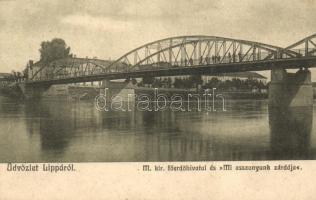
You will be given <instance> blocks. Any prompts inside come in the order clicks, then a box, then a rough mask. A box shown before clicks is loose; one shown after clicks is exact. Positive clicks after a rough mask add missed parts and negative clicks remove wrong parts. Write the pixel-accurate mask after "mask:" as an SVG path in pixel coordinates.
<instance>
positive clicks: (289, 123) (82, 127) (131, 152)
mask: <svg viewBox="0 0 316 200" xmlns="http://www.w3.org/2000/svg"><path fill="white" fill-rule="evenodd" d="M314 107H315V106H314ZM315 112H316V109H315V108H314V109H312V108H308V109H303V110H297V111H291V112H289V113H287V112H280V111H278V110H271V109H270V111H269V109H268V105H267V101H265V100H261V101H258V100H239V101H229V102H227V112H205V111H203V112H197V111H194V112H172V111H164V112H144V111H133V112H117V111H112V112H100V111H97V110H96V109H95V107H94V104H93V102H92V101H91V102H68V101H41V102H34V101H33V102H21V101H13V100H12V99H8V98H5V97H0V162H90V161H97V162H100V161H102V162H107V161H111V162H113V161H212V160H276V159H282V160H284V159H315V158H316V154H315V147H316V139H315V135H316V129H315V127H313V125H315V124H316V123H315V122H313V120H315V118H313V117H312V115H313V114H315ZM284 118H287V119H284ZM312 124H313V125H312Z"/></svg>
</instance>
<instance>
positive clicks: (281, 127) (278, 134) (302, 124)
mask: <svg viewBox="0 0 316 200" xmlns="http://www.w3.org/2000/svg"><path fill="white" fill-rule="evenodd" d="M312 123H313V108H312V106H305V107H269V124H270V130H271V150H272V152H271V155H272V157H273V158H274V159H309V158H310V155H309V151H310V139H311V131H312Z"/></svg>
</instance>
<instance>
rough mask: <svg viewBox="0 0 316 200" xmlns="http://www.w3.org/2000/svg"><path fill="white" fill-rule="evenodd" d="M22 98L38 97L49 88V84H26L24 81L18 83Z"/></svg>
mask: <svg viewBox="0 0 316 200" xmlns="http://www.w3.org/2000/svg"><path fill="white" fill-rule="evenodd" d="M18 86H19V88H20V90H21V92H22V93H23V96H24V98H26V99H40V98H41V97H42V94H43V93H44V92H45V91H46V90H48V89H49V87H50V86H39V87H34V86H27V85H26V84H25V83H19V84H18Z"/></svg>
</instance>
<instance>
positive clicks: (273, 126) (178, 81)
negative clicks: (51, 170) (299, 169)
mask: <svg viewBox="0 0 316 200" xmlns="http://www.w3.org/2000/svg"><path fill="white" fill-rule="evenodd" d="M295 2H296V1H295ZM314 3H315V2H314V1H300V2H298V1H297V2H296V3H295V4H296V5H297V6H294V5H292V4H287V5H284V4H282V3H277V2H275V1H263V2H257V1H256V2H254V1H249V2H248V3H247V4H246V6H244V7H240V6H238V5H239V4H240V3H239V2H236V1H228V3H227V2H225V3H224V2H221V1H207V0H206V1H173V2H169V1H157V2H155V3H153V2H151V1H150V2H147V3H145V2H142V1H129V2H125V1H121V2H120V1H113V2H112V1H66V2H65V1H26V2H23V3H22V2H21V1H19V0H16V1H14V0H13V1H6V0H2V1H1V2H0V4H1V27H2V28H1V38H2V40H1V45H0V48H1V61H0V62H1V65H0V66H1V68H0V69H1V88H0V91H1V93H0V113H1V115H0V116H1V118H0V130H1V131H0V132H1V134H0V141H1V146H0V149H1V150H0V161H1V162H119V161H124V162H134V161H141V162H146V161H225V160H228V161H236V160H237V161H240V160H245V161H248V160H296V159H298V160H301V159H307V160H313V159H315V158H316V154H315V153H316V138H315V136H316V135H315V134H316V130H313V113H314V110H313V102H314V96H316V95H314V90H315V89H313V87H314V86H316V83H315V84H313V83H314V82H313V81H314V80H315V81H316V78H313V67H315V66H316V35H315V34H314V33H315V32H316V30H315V25H316V21H315V17H316V15H315V12H314V9H315V8H316V7H315V6H316V5H315V4H314ZM140 4H142V5H140ZM236 6H237V7H236ZM298 6H300V7H302V8H306V9H297V7H298ZM234 7H236V9H234ZM228 9H229V11H230V12H228ZM241 10H244V12H242V15H241ZM293 12H297V14H296V15H293ZM300 16H303V18H300ZM315 91H316V90H315ZM314 124H315V123H314Z"/></svg>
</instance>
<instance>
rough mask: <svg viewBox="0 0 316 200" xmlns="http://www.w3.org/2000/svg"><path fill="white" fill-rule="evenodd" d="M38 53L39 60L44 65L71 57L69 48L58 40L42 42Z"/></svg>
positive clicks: (61, 40) (62, 41)
mask: <svg viewBox="0 0 316 200" xmlns="http://www.w3.org/2000/svg"><path fill="white" fill-rule="evenodd" d="M39 51H40V54H41V59H40V60H41V61H42V62H44V63H46V64H48V63H50V62H52V61H54V60H57V59H61V58H67V57H72V55H71V54H70V47H67V45H66V42H65V41H64V40H63V39H60V38H54V39H53V40H52V41H44V42H42V43H41V48H40V49H39Z"/></svg>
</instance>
